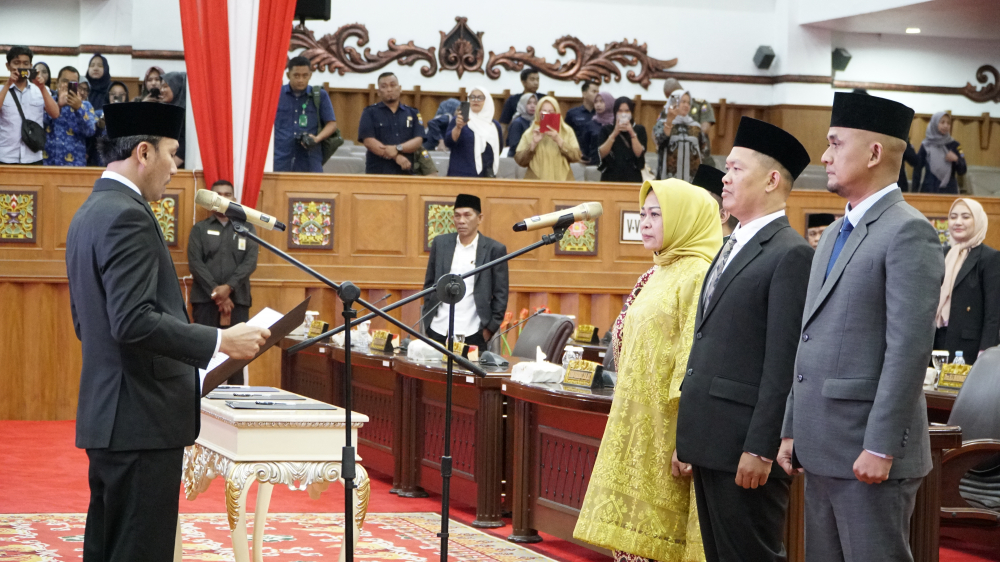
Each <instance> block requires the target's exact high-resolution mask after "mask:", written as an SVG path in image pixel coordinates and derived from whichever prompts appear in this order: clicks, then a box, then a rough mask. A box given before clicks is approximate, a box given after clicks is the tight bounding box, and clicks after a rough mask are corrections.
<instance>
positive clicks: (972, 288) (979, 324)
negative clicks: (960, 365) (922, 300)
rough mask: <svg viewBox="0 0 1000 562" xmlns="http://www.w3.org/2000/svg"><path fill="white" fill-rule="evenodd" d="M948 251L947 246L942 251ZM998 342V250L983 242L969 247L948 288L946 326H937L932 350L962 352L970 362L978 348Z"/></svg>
mask: <svg viewBox="0 0 1000 562" xmlns="http://www.w3.org/2000/svg"><path fill="white" fill-rule="evenodd" d="M945 251H946V252H947V249H946V250H945ZM997 343H1000V252H998V251H996V250H994V249H993V248H990V247H989V246H987V245H985V244H980V245H978V246H976V247H975V248H973V249H971V250H969V255H968V256H967V257H966V258H965V263H963V264H962V268H961V269H959V270H958V275H957V276H956V277H955V287H954V288H953V289H952V290H951V312H950V313H949V316H948V326H947V327H945V328H939V329H938V331H937V334H936V336H935V338H934V349H947V350H948V351H950V352H951V353H952V354H954V353H955V352H956V351H961V352H962V355H963V356H964V357H965V362H966V363H968V364H970V365H971V364H973V363H974V362H975V361H976V356H978V355H979V350H981V349H989V348H991V347H993V346H995V345H997Z"/></svg>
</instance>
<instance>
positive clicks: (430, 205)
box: [424, 201, 458, 252]
mask: <svg viewBox="0 0 1000 562" xmlns="http://www.w3.org/2000/svg"><path fill="white" fill-rule="evenodd" d="M424 232H426V233H427V237H426V238H424V251H425V252H429V251H431V241H433V240H434V237H435V236H438V235H441V234H451V233H452V232H458V230H456V229H455V206H454V201H426V202H424Z"/></svg>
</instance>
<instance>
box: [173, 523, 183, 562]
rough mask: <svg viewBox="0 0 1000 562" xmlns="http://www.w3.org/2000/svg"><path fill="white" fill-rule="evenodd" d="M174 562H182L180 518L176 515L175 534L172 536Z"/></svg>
mask: <svg viewBox="0 0 1000 562" xmlns="http://www.w3.org/2000/svg"><path fill="white" fill-rule="evenodd" d="M174 562H184V540H183V538H182V537H181V516H180V514H178V515H177V534H176V535H175V536H174Z"/></svg>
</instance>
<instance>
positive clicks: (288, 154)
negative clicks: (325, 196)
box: [274, 57, 337, 173]
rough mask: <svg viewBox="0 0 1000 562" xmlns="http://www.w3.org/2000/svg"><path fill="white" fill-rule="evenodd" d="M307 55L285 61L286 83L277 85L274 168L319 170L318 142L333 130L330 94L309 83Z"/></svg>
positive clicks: (285, 170)
mask: <svg viewBox="0 0 1000 562" xmlns="http://www.w3.org/2000/svg"><path fill="white" fill-rule="evenodd" d="M310 78H312V66H311V65H310V63H309V59H307V58H305V57H295V58H293V59H292V60H290V61H288V84H286V85H284V86H282V87H281V95H280V97H279V98H278V112H277V115H276V117H275V119H274V171H275V172H316V173H322V172H323V148H322V146H321V144H322V142H323V141H324V140H326V139H327V138H329V137H330V135H332V134H333V133H334V131H336V130H337V118H336V117H335V116H334V114H333V104H332V103H330V96H329V94H327V93H326V90H324V89H323V88H316V89H315V90H314V89H313V87H312V86H310V85H309V79H310Z"/></svg>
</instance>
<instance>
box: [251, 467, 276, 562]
mask: <svg viewBox="0 0 1000 562" xmlns="http://www.w3.org/2000/svg"><path fill="white" fill-rule="evenodd" d="M249 487H250V486H249V485H248V486H247V488H249ZM273 490H274V484H271V483H270V482H258V483H257V507H256V509H254V513H253V562H263V560H264V528H265V527H266V525H267V508H268V506H270V505H271V492H272V491H273Z"/></svg>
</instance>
